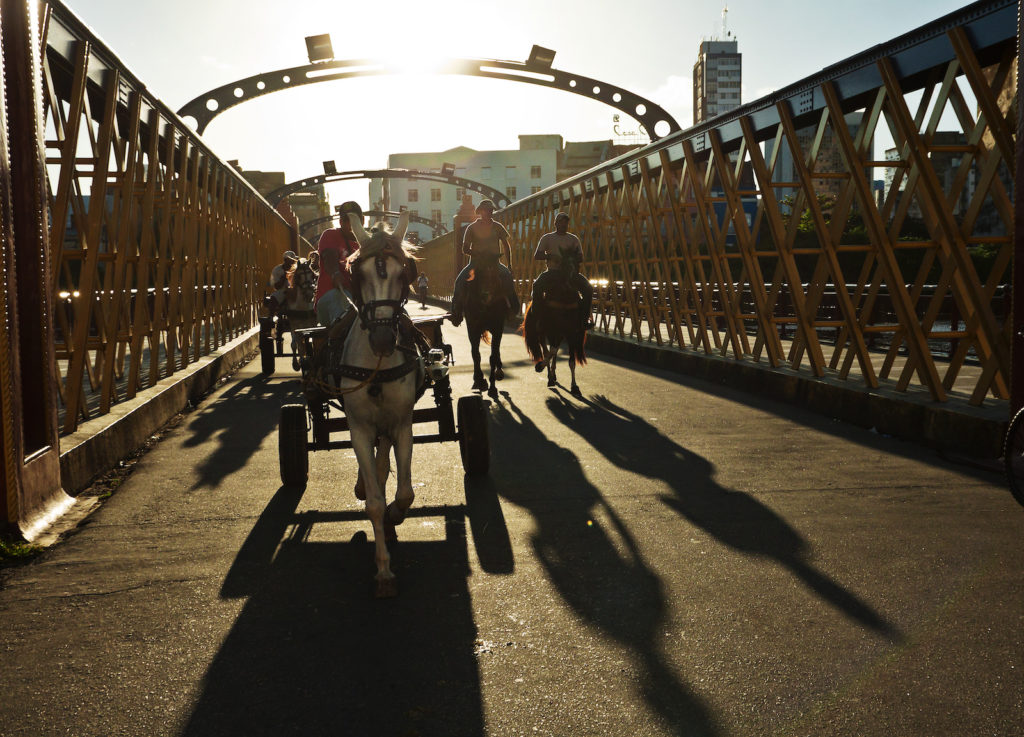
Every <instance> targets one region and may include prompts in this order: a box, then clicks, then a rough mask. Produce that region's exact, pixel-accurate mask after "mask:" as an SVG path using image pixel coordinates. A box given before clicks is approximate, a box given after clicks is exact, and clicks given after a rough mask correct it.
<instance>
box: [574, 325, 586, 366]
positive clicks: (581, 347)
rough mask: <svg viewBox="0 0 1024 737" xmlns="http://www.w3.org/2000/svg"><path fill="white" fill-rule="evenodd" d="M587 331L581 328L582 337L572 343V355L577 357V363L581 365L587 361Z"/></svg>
mask: <svg viewBox="0 0 1024 737" xmlns="http://www.w3.org/2000/svg"><path fill="white" fill-rule="evenodd" d="M586 345H587V331H586V330H580V337H579V338H578V339H577V340H574V341H573V345H572V356H573V358H575V359H576V363H578V364H579V365H580V366H582V365H584V364H585V363H586V362H587V351H586Z"/></svg>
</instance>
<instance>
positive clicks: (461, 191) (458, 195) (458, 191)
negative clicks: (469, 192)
mask: <svg viewBox="0 0 1024 737" xmlns="http://www.w3.org/2000/svg"><path fill="white" fill-rule="evenodd" d="M465 196H466V189H465V187H456V188H455V199H456V201H458V202H462V198H463V197H465Z"/></svg>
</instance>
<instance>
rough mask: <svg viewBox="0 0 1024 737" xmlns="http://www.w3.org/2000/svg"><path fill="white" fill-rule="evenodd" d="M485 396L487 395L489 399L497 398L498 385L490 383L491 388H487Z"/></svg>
mask: <svg viewBox="0 0 1024 737" xmlns="http://www.w3.org/2000/svg"><path fill="white" fill-rule="evenodd" d="M487 396H489V397H490V398H491V399H497V398H498V387H496V386H494V385H493V384H492V385H491V388H490V389H488V390H487Z"/></svg>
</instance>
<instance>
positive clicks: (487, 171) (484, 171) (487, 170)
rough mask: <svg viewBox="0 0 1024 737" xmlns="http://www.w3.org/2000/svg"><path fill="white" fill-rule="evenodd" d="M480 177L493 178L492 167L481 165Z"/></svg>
mask: <svg viewBox="0 0 1024 737" xmlns="http://www.w3.org/2000/svg"><path fill="white" fill-rule="evenodd" d="M480 178H481V179H490V178H491V167H489V166H481V167H480Z"/></svg>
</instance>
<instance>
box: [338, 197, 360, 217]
mask: <svg viewBox="0 0 1024 737" xmlns="http://www.w3.org/2000/svg"><path fill="white" fill-rule="evenodd" d="M349 213H352V214H353V215H355V216H356V217H357V218H362V217H363V208H361V207H360V206H359V203H358V202H354V201H353V200H349V201H348V202H342V203H341V204H340V205H338V214H339V215H348V214H349Z"/></svg>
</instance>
